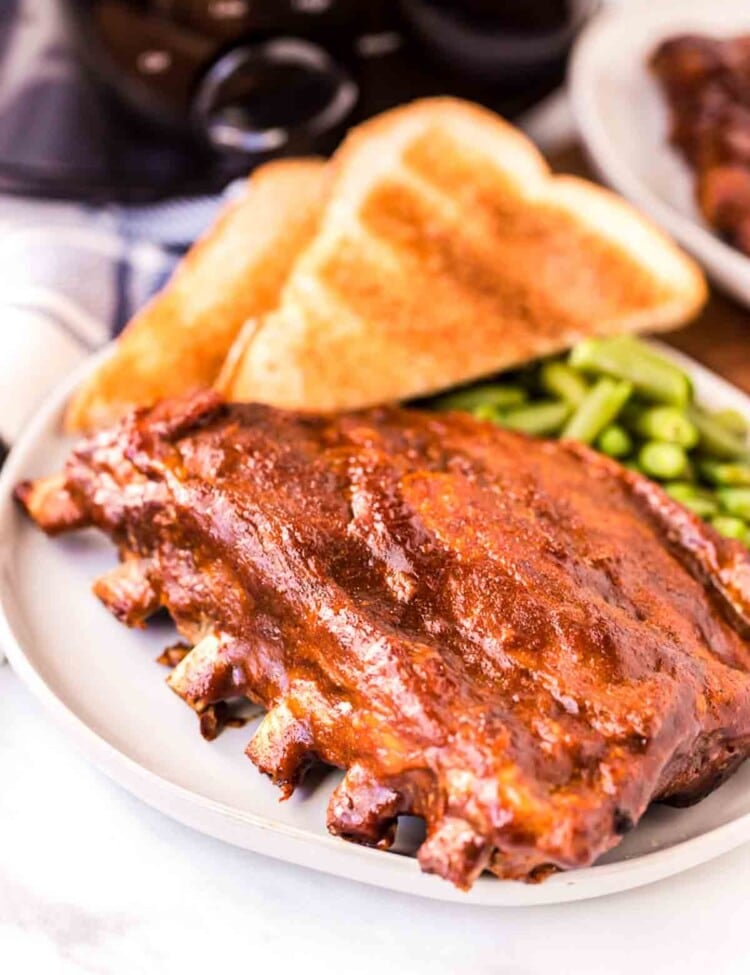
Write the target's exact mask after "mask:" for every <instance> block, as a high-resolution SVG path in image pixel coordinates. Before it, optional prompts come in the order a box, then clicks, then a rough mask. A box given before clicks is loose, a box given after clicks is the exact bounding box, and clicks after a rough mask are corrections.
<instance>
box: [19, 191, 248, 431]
mask: <svg viewBox="0 0 750 975" xmlns="http://www.w3.org/2000/svg"><path fill="white" fill-rule="evenodd" d="M230 191H231V188H230V190H228V191H227V192H230ZM220 203H221V198H219V197H205V198H200V199H194V200H176V201H170V202H168V203H163V204H158V205H154V206H148V207H107V208H92V207H82V206H76V205H71V204H61V203H51V202H40V201H28V200H19V199H14V198H10V197H0V437H2V439H3V441H5V443H6V444H7V443H10V442H12V440H13V438H14V437H15V435H16V434H17V433H18V431H19V430H20V428H21V426H22V425H23V423H24V421H25V419H26V418H27V417H28V416H29V414H30V413H31V412H32V411H33V409H34V407H35V406H36V405H37V404H38V403H39V401H40V399H42V398H43V397H44V395H45V394H46V393H47V392H48V391H49V389H50V388H51V387H52V386H54V384H55V383H56V382H58V381H59V380H60V379H61V378H62V377H63V376H64V375H65V374H66V373H67V372H69V371H70V370H71V369H72V368H73V367H74V366H75V365H76V364H77V363H78V362H80V361H81V360H82V359H84V358H85V357H86V356H88V355H89V354H90V353H91V352H93V351H94V350H95V349H96V348H98V347H99V346H101V345H103V344H104V343H106V342H107V341H109V339H110V338H112V336H114V335H116V334H117V333H118V332H119V331H120V329H122V327H123V326H124V325H125V324H126V322H127V321H128V319H129V318H130V317H131V316H132V314H133V312H134V311H135V310H136V309H137V308H139V307H140V306H141V305H143V303H144V302H145V300H146V299H147V298H148V297H149V296H150V295H152V294H153V293H154V292H155V291H156V290H158V289H159V288H160V287H161V286H162V284H163V283H164V281H165V280H166V278H167V277H168V276H169V274H170V273H171V271H172V268H173V267H174V264H175V262H176V261H177V259H178V258H179V256H180V254H181V253H182V252H183V251H184V250H185V249H186V247H187V246H189V244H190V243H191V242H192V241H193V240H194V239H195V238H196V237H197V236H198V235H199V234H200V233H201V232H202V231H203V230H204V229H205V228H206V226H208V224H209V223H210V222H211V220H212V219H213V217H214V215H215V213H216V210H217V208H218V207H219V206H220Z"/></svg>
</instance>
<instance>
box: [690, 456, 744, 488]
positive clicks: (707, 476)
mask: <svg viewBox="0 0 750 975" xmlns="http://www.w3.org/2000/svg"><path fill="white" fill-rule="evenodd" d="M698 470H699V471H700V473H701V477H702V478H703V479H704V480H706V481H708V482H709V483H710V484H719V485H721V486H723V487H724V486H726V487H750V465H748V464H731V463H729V462H726V461H725V462H724V463H722V462H721V461H718V460H708V459H705V460H701V461H699V462H698Z"/></svg>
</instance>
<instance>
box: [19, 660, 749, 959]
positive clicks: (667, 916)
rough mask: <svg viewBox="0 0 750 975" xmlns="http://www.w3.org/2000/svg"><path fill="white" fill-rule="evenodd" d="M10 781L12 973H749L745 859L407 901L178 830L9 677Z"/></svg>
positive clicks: (745, 854) (740, 855)
mask: <svg viewBox="0 0 750 975" xmlns="http://www.w3.org/2000/svg"><path fill="white" fill-rule="evenodd" d="M0 771H1V773H2V784H1V785H0V826H1V827H2V834H3V838H2V841H0V968H1V969H2V971H3V972H5V971H15V972H18V973H19V975H27V973H31V972H40V973H44V975H73V973H81V972H83V973H89V972H91V973H95V975H142V973H143V975H152V973H158V975H172V973H175V975H177V973H179V975H191V973H193V972H196V973H198V972H200V973H204V972H206V971H222V970H224V971H228V972H232V971H235V970H238V969H240V968H245V967H248V968H249V969H251V970H252V971H253V972H263V971H273V972H281V973H286V972H293V971H294V972H297V971H299V972H304V973H305V975H317V973H324V972H325V973H326V975H330V972H331V970H336V969H342V968H344V969H345V970H346V971H349V970H351V971H354V972H356V973H357V975H369V973H376V972H377V973H378V975H380V973H382V972H384V971H386V972H399V973H400V972H403V973H405V975H406V973H408V975H422V973H424V975H427V973H429V975H443V973H448V975H454V973H456V975H469V973H471V975H549V973H550V972H555V973H562V975H566V973H569V972H570V973H573V972H575V973H576V975H589V973H590V975H602V973H606V975H620V973H623V975H625V973H628V975H631V973H632V972H648V973H657V975H658V973H662V972H677V971H679V972H680V975H692V973H698V972H701V973H703V972H711V973H712V975H724V973H727V975H729V973H735V972H736V973H738V975H739V973H746V972H747V971H748V970H749V966H750V933H749V931H748V921H747V902H748V900H749V899H750V846H746V847H743V848H740V849H739V850H737V851H735V852H734V853H731V854H728V855H727V856H724V857H722V858H721V859H719V860H716V861H714V862H713V863H711V864H708V865H706V866H704V867H700V868H697V869H694V870H692V871H689V872H688V873H685V874H683V875H681V876H678V877H674V878H672V879H670V880H667V881H663V882H661V883H658V884H654V885H652V886H650V887H645V888H642V889H640V890H636V891H631V892H628V893H625V894H618V895H615V896H611V897H606V898H602V899H600V900H595V901H588V902H583V903H578V904H570V905H563V906H560V907H542V908H516V909H489V908H470V907H466V908H463V907H461V906H460V905H458V906H457V905H452V904H445V903H439V902H435V901H427V900H420V899H417V898H410V897H408V896H405V895H401V894H395V893H390V892H388V891H383V890H378V889H375V888H371V887H366V886H364V885H361V884H357V883H353V882H351V881H345V880H339V879H336V878H334V877H328V876H325V875H323V874H318V873H315V872H313V871H310V870H306V869H303V868H300V867H293V866H289V865H287V864H282V863H278V862H276V861H274V860H270V859H268V858H265V857H262V856H258V855H255V854H251V853H246V852H243V851H241V850H237V849H234V848H233V847H230V846H228V845H226V844H224V843H221V842H219V841H217V840H213V839H209V838H208V837H205V836H202V835H200V834H198V833H195V832H192V831H191V830H189V829H187V828H186V827H184V826H180V825H179V824H177V823H174V822H172V821H171V820H169V819H167V818H166V817H165V816H163V815H161V814H160V813H157V812H155V811H154V810H152V809H150V808H149V807H147V806H146V805H144V804H143V803H141V802H140V801H139V800H137V799H134V798H132V797H131V796H130V795H128V794H127V793H126V792H124V791H123V790H122V789H120V788H119V787H118V786H115V785H114V784H112V783H111V782H109V781H108V780H107V779H106V778H105V777H104V776H103V775H102V774H100V773H99V772H97V771H96V770H95V769H93V768H91V767H90V766H89V765H87V764H86V763H85V762H84V761H83V759H82V758H80V757H79V756H78V755H77V753H76V752H75V751H74V749H73V748H72V746H71V745H70V744H69V742H68V741H67V740H66V739H65V738H63V737H61V735H60V733H59V732H58V730H57V728H56V727H55V726H54V725H53V724H52V723H51V722H50V720H49V719H48V717H47V716H46V715H45V714H44V713H43V712H42V710H41V708H40V707H39V705H38V704H37V703H36V701H35V700H34V699H33V698H32V697H31V695H30V694H29V693H28V692H27V691H26V689H25V688H24V687H23V686H22V685H21V684H20V682H19V681H18V679H17V678H16V677H15V676H14V674H13V672H12V671H11V669H10V668H9V667H8V666H4V667H0ZM248 772H249V774H251V773H252V769H248ZM13 963H15V967H14V964H13Z"/></svg>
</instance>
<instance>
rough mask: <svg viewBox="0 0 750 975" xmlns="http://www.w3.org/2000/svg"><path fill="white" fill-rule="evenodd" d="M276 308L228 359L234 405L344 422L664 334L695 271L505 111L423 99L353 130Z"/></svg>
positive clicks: (699, 289) (228, 391)
mask: <svg viewBox="0 0 750 975" xmlns="http://www.w3.org/2000/svg"><path fill="white" fill-rule="evenodd" d="M334 166H335V175H334V176H333V179H332V182H331V186H330V193H329V197H328V203H327V206H326V209H325V212H324V214H323V217H322V221H321V224H320V228H319V231H318V233H317V235H316V236H315V239H314V240H313V241H312V243H311V244H310V245H309V247H308V248H307V249H306V250H305V252H304V253H303V254H302V256H301V257H300V259H299V261H298V262H297V264H296V266H295V268H294V270H293V272H292V274H291V275H290V277H289V279H288V281H287V282H286V285H285V286H284V289H283V292H282V296H281V302H280V305H279V307H278V309H277V310H275V311H274V312H272V313H271V314H270V315H268V316H266V317H265V318H264V319H263V320H262V321H260V322H254V323H253V324H252V325H251V326H249V327H248V328H247V329H246V330H245V331H243V333H242V334H241V336H240V337H239V338H238V340H237V343H236V345H235V347H234V349H233V350H232V353H231V355H230V357H229V358H228V360H227V363H226V364H225V367H224V369H223V370H222V374H221V376H220V378H219V387H220V388H221V389H222V391H223V392H224V393H225V395H227V396H229V397H230V398H232V399H235V400H259V401H263V402H268V403H271V404H274V405H277V406H284V407H290V408H297V409H310V410H312V409H320V410H334V409H344V408H347V409H348V408H357V407H362V406H368V405H371V404H374V403H378V402H387V401H392V400H400V399H407V398H410V397H414V396H419V395H425V394H428V393H431V392H434V391H436V390H439V389H444V388H446V387H448V386H452V385H455V384H458V383H461V382H467V381H470V380H472V379H474V378H477V377H479V376H482V375H487V374H490V373H493V372H496V371H498V370H500V369H503V368H507V367H510V366H513V365H515V364H518V363H520V362H523V361H525V360H527V359H530V358H534V357H537V356H540V355H544V354H548V353H552V352H555V351H557V350H560V349H563V348H565V347H567V346H569V345H571V344H572V343H573V342H575V341H577V340H578V339H580V338H582V337H584V336H586V335H592V334H600V335H606V334H611V333H616V332H617V333H621V332H634V331H643V330H650V331H657V330H661V329H667V328H670V327H674V326H676V325H679V324H681V323H683V322H684V321H686V320H687V319H689V318H690V317H692V316H693V315H694V314H695V313H696V312H697V311H698V309H699V308H700V306H701V305H702V303H703V302H704V300H705V297H706V285H705V282H704V279H703V276H702V274H701V272H700V270H699V269H698V267H697V266H696V265H695V264H694V263H693V262H692V261H691V260H690V259H688V258H687V257H685V256H684V255H683V254H682V253H681V252H680V251H679V250H678V249H677V248H676V247H675V246H674V245H673V244H672V243H671V241H669V239H668V238H666V237H665V236H664V235H663V234H662V233H661V232H660V231H658V230H657V229H656V228H654V227H653V226H652V225H651V224H650V223H648V222H647V221H646V220H644V219H643V218H641V217H640V216H639V215H638V214H637V213H636V212H635V211H634V210H632V209H631V208H630V207H629V206H628V205H627V204H626V203H624V202H623V201H621V200H619V199H618V198H617V197H616V196H614V195H613V194H611V193H609V192H608V191H607V190H604V189H601V188H600V187H597V186H594V185H593V184H591V183H588V182H586V181H584V180H580V179H576V178H573V177H568V176H551V174H550V171H549V168H548V166H547V164H546V163H545V162H544V160H543V158H542V157H541V155H540V154H539V153H538V151H537V150H536V149H535V148H534V146H533V145H532V144H531V143H530V142H529V141H528V140H527V139H526V138H525V137H524V136H523V135H522V134H521V133H520V132H519V131H518V130H517V129H515V128H513V127H512V126H510V125H508V124H507V123H505V122H504V121H502V120H501V119H500V118H499V117H497V116H496V115H494V114H493V113H491V112H489V111H487V110H485V109H482V108H479V107H478V106H475V105H471V104H468V103H464V102H461V101H457V100H454V99H428V100H424V101H420V102H415V103H413V104H412V105H409V106H405V107H403V108H398V109H395V110H393V111H391V112H388V113H385V114H384V115H382V116H379V117H377V118H376V119H373V120H371V121H369V122H366V123H365V124H364V125H362V126H360V127H359V128H358V129H356V130H355V131H354V132H353V133H352V134H351V135H350V136H349V138H348V139H347V140H346V141H345V143H344V144H343V146H342V148H341V149H340V150H339V151H338V153H337V154H336V156H335V157H334Z"/></svg>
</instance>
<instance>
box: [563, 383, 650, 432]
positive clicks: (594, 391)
mask: <svg viewBox="0 0 750 975" xmlns="http://www.w3.org/2000/svg"><path fill="white" fill-rule="evenodd" d="M632 392H633V387H632V385H631V384H630V383H627V382H616V381H615V380H614V379H607V378H606V377H605V378H603V379H599V380H597V382H596V383H595V384H594V385H593V386H592V387H591V389H590V390H589V391H588V393H587V394H586V397H585V399H584V400H583V402H582V403H581V405H580V406H579V407H578V409H577V410H576V411H575V413H574V414H573V416H571V418H570V419H569V420H568V422H567V424H566V425H565V428H564V429H563V432H562V434H561V436H562V437H566V438H567V439H569V440H580V441H581V442H582V443H592V441H594V440H595V439H596V438H597V437H598V436H599V434H600V433H601V432H602V430H603V429H604V428H605V427H606V426H609V424H610V423H612V421H613V420H614V419H615V417H616V416H617V414H618V413H619V412H620V410H621V409H622V408H623V406H624V405H625V403H626V402H627V399H628V397H629V396H630V394H631V393H632Z"/></svg>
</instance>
